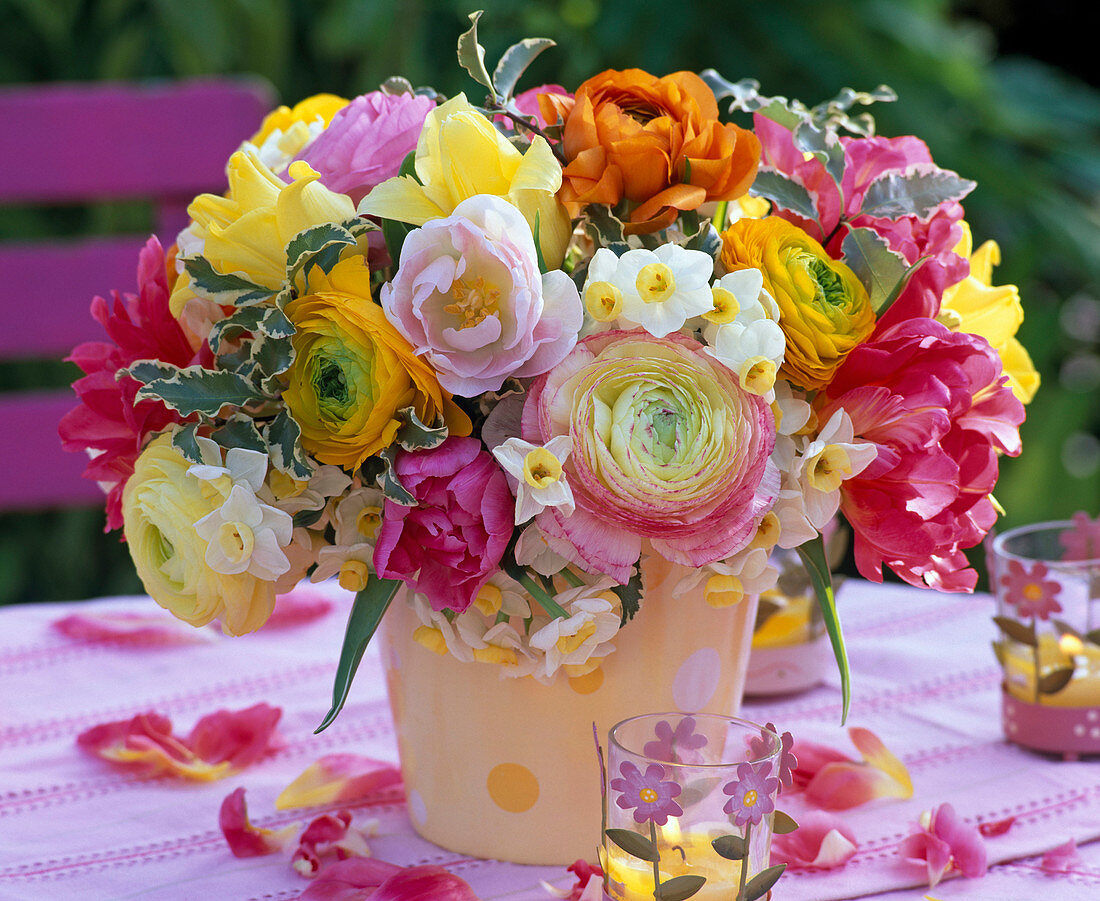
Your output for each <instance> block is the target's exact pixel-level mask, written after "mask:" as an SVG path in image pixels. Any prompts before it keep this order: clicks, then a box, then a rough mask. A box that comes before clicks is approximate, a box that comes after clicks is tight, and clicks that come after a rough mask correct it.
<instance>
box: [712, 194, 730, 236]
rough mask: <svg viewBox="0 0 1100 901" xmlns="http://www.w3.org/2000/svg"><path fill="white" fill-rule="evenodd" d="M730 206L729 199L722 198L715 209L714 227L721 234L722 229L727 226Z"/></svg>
mask: <svg viewBox="0 0 1100 901" xmlns="http://www.w3.org/2000/svg"><path fill="white" fill-rule="evenodd" d="M728 208H729V201H728V200H722V201H719V203H718V206H717V207H716V208H715V210H714V219H713V220H712V222H713V223H714V227H715V229H717V231H718V233H719V234H721V232H722V229H724V228H725V227H726V210H727V209H728Z"/></svg>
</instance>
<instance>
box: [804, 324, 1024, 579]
mask: <svg viewBox="0 0 1100 901" xmlns="http://www.w3.org/2000/svg"><path fill="white" fill-rule="evenodd" d="M837 408H843V409H844V410H846V411H847V413H848V415H849V416H850V417H851V419H852V425H853V427H854V429H855V434H856V436H858V439H859V440H861V441H873V442H874V443H875V444H876V445H877V446H878V457H877V458H876V459H875V461H874V462H873V463H871V464H870V465H869V466H868V467H867V468H866V469H865V470H863V472H862V473H860V474H859V475H858V476H856V477H854V478H852V479H849V480H848V481H846V482H845V483H844V484H843V486H842V487H841V510H842V511H843V513H844V516H845V518H846V519H847V520H848V522H849V523H850V524H851V526H852V530H853V532H854V535H855V557H856V566H857V567H858V569H859V571H860V573H861V574H862V575H863V577H864V578H867V579H870V580H872V581H874V582H881V581H882V569H881V567H882V565H883V564H884V563H885V564H886V565H887V566H889V567H890V568H891V569H892V570H893V571H894V572H895V573H897V574H898V575H899V576H901V578H902V579H904V580H905V581H906V582H908V583H909V584H910V585H916V586H917V587H925V586H928V587H932V588H937V589H939V590H941V591H972V590H973V589H974V585H975V583H976V582H977V578H978V577H977V573H975V572H974V570H973V569H970V568H969V566H968V563H967V559H966V556H965V555H964V554H963V549H964V548H969V547H973V546H974V545H976V544H978V543H979V542H980V541H981V540H982V538H983V537H984V536H985V534H986V532H988V531H989V529H990V528H991V527H992V526H993V523H994V522H995V520H996V518H997V514H996V511H995V509H994V507H993V503H992V501H991V500H990V498H989V494H990V492H991V491H992V490H993V487H994V485H995V484H996V482H997V455H998V452H1003V453H1006V454H1009V455H1010V456H1015V455H1016V454H1018V453H1019V452H1020V436H1019V431H1018V426H1019V425H1020V423H1021V422H1023V420H1024V408H1023V405H1022V404H1021V403H1020V401H1019V400H1017V399H1016V397H1015V396H1014V395H1013V393H1012V391H1011V389H1010V388H1008V387H1007V385H1006V378H1005V376H1004V375H1003V373H1002V369H1001V361H1000V358H999V357H998V356H997V353H996V351H994V350H993V349H992V348H991V347H990V346H989V344H988V343H987V342H986V341H985V339H983V338H980V337H978V336H976V335H971V334H968V333H966V332H952V331H949V330H948V329H946V328H944V327H943V326H942V325H939V324H938V323H936V322H933V321H931V320H928V319H915V320H912V321H909V322H904V323H901V324H899V325H896V326H893V327H892V328H888V329H886V330H885V331H883V332H879V333H877V334H876V335H875V336H874V337H873V338H872V340H871V341H869V342H868V343H866V344H862V345H860V346H859V347H857V348H856V349H855V350H853V351H852V353H850V354H849V355H848V358H847V359H846V360H845V362H844V365H843V366H841V367H840V369H838V370H837V373H836V377H835V378H834V379H833V381H832V383H831V384H830V385H829V386H828V388H827V389H826V394H825V396H824V398H823V409H821V410H820V411H819V417H820V418H821V420H822V421H826V420H828V418H829V417H830V416H832V414H833V413H834V412H835V411H836V409H837Z"/></svg>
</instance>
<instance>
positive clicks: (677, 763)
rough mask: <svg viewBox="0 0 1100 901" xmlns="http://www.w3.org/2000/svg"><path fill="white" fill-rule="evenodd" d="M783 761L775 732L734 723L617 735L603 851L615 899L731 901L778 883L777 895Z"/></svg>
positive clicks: (620, 728)
mask: <svg viewBox="0 0 1100 901" xmlns="http://www.w3.org/2000/svg"><path fill="white" fill-rule="evenodd" d="M782 753H783V746H782V742H781V740H780V738H779V736H777V735H776V734H775V732H773V731H771V730H770V729H768V728H766V727H763V726H760V725H757V724H756V723H752V722H749V721H748V720H743V719H738V718H735V717H727V716H719V715H716V714H709V713H696V714H682V713H653V714H645V715H643V716H636V717H632V718H631V719H628V720H624V721H623V722H621V723H619V724H617V725H615V726H613V727H612V728H611V731H610V733H609V735H608V757H607V770H606V784H605V792H606V795H605V806H606V811H607V814H606V823H605V830H604V839H603V846H602V849H601V851H602V855H601V856H602V858H603V860H602V863H603V866H604V872H605V873H606V874H607V892H608V894H609V895H610V897H611V898H613V899H615V901H651V899H653V898H654V897H685V898H686V897H691V898H693V899H698V901H718V899H723V901H732V899H735V898H739V897H749V896H750V895H751V892H750V893H748V894H745V892H744V890H745V887H746V885H749V886H751V887H754V888H763V886H762V885H761V881H762V880H765V881H766V880H768V879H769V878H770V877H772V876H773V875H774V878H772V879H771V881H770V882H768V883H767V885H768V887H770V884H771V882H774V880H775V879H778V872H776V873H765V872H764V871H767V870H769V869H778V870H779V871H780V872H781V868H769V867H768V855H769V852H770V848H771V838H772V826H773V817H774V813H775V799H776V795H777V793H778V789H779V778H778V777H779V775H780V774H779V768H780V763H781V754H782ZM754 877H757V881H756V883H755V885H753V884H752V880H753V878H754ZM656 886H659V887H660V892H659V893H657V894H656V895H655V887H656ZM693 888H694V891H691V890H692V889H693ZM684 892H689V893H690V894H684ZM752 896H754V897H761V895H760V894H757V895H752Z"/></svg>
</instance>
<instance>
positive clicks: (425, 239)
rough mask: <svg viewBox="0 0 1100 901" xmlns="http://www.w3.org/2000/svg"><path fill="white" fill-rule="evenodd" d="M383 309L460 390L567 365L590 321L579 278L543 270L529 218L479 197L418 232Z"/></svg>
mask: <svg viewBox="0 0 1100 901" xmlns="http://www.w3.org/2000/svg"><path fill="white" fill-rule="evenodd" d="M381 300H382V309H384V310H385V311H386V316H387V317H388V318H389V320H390V321H391V322H392V323H393V324H394V325H395V326H396V327H397V330H398V331H399V332H401V334H402V335H404V336H405V338H407V339H408V341H409V343H410V344H412V345H413V347H414V348H416V352H417V354H418V355H420V354H422V355H423V356H424V358H425V359H426V360H427V361H428V363H430V364H431V366H432V368H433V369H435V371H436V372H437V373H438V374H439V383H440V384H441V385H442V386H443V387H444V388H445V389H446V390H448V391H450V392H452V393H453V394H458V395H460V396H463V397H475V396H477V395H479V394H481V393H483V392H485V391H496V390H497V389H499V388H500V386H501V385H503V384H504V380H505V379H506V378H508V377H509V376H516V377H517V378H527V377H531V376H536V375H541V374H542V373H544V372H546V371H547V370H549V369H551V368H552V367H553V366H555V365H557V364H558V363H559V362H561V360H562V358H563V357H565V355H566V354H567V353H569V351H570V350H572V348H573V345H574V344H575V343H576V340H577V332H578V331H579V330H580V327H581V324H582V322H583V320H584V312H583V309H582V307H581V299H580V295H579V294H578V293H577V286H576V285H575V284H574V283H573V280H572V279H571V278H570V277H569V276H568V275H566V274H565V273H564V272H562V271H561V270H559V269H555V270H552V271H550V272H547V273H546V274H545V275H543V274H540V272H539V265H538V257H537V255H536V253H535V241H534V238H533V237H532V236H531V228H530V226H528V224H527V220H526V219H524V218H523V215H522V214H521V213H520V212H519V210H517V209H516V208H515V207H514V206H512V205H511V204H510V203H508V202H507V201H506V200H504V199H502V198H500V197H495V196H491V195H488V194H479V195H475V196H474V197H470V198H469V199H467V200H464V201H462V202H461V203H460V204H459V205H458V206H456V207H455V210H454V213H452V214H451V215H450V216H447V217H445V218H443V219H433V220H432V221H430V222H428V223H426V224H425V225H424V226H422V227H421V228H419V229H416V230H415V231H413V232H411V233H410V234H409V236H408V237H407V238H406V239H405V244H404V246H403V247H402V249H401V265H400V268H399V269H398V270H397V275H396V277H395V278H394V280H393V281H392V282H390V283H389V284H387V285H384V286H383V287H382V294H381Z"/></svg>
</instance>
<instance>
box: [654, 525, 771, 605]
mask: <svg viewBox="0 0 1100 901" xmlns="http://www.w3.org/2000/svg"><path fill="white" fill-rule="evenodd" d="M768 516H769V517H770V516H771V514H768ZM765 519H768V517H765ZM770 554H771V547H770V544H769V546H767V547H761V546H760V545H759V543H758V542H753V544H750V545H749V546H748V547H747V548H745V549H744V550H742V551H738V552H737V553H736V554H734V555H733V556H732V557H727V558H726V559H725V560H722V561H720V562H717V563H709V564H707V565H706V566H701V567H699V569H697V570H694V571H693V572H691V573H689V574H688V575H687V576H685V577H684V578H683V579H681V580H680V582H679V583H678V584H677V585H676V590H675V593H676V594H677V595H681V594H686V593H687V592H689V591H691V590H692V589H694V588H696V587H697V586H698V585H699V584H700V583H703V592H704V600H706V602H707V603H708V604H709V605H710V606H711V607H716V608H722V607H732V606H734V605H736V604H740V603H741V601H743V600H744V599H745V598H746V597H748V596H749V595H754V594H755V595H759V594H762V593H763V592H765V591H768V590H769V589H771V588H774V587H775V583H776V581H777V580H778V579H779V570H778V569H776V567H775V566H773V565H772V564H771V563H770V562H769V557H770Z"/></svg>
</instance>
